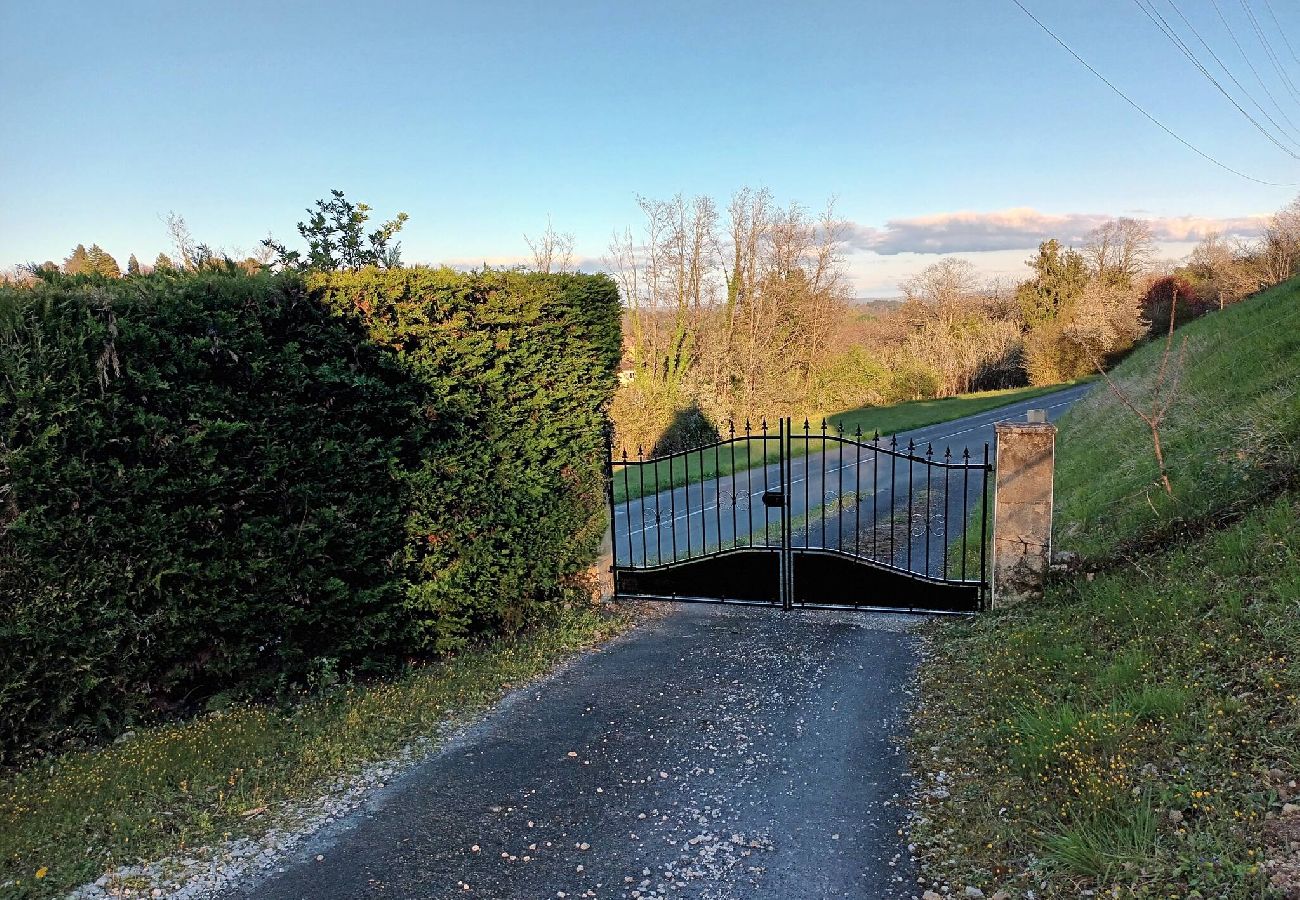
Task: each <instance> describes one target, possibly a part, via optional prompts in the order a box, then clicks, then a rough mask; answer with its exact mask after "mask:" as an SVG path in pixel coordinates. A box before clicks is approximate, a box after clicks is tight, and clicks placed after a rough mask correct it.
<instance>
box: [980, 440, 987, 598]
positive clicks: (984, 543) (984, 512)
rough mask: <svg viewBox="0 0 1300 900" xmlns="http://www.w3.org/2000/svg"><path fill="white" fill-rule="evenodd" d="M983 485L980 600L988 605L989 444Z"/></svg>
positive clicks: (985, 452)
mask: <svg viewBox="0 0 1300 900" xmlns="http://www.w3.org/2000/svg"><path fill="white" fill-rule="evenodd" d="M982 480H983V485H982V486H981V489H980V491H981V495H982V496H981V497H980V506H981V509H980V600H981V603H982V605H984V606H987V605H988V590H989V578H988V561H987V560H986V559H985V557H986V555H987V553H988V544H989V541H988V526H989V442H988V441H985V442H984V469H983V476H982Z"/></svg>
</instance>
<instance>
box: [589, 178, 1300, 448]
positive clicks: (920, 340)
mask: <svg viewBox="0 0 1300 900" xmlns="http://www.w3.org/2000/svg"><path fill="white" fill-rule="evenodd" d="M641 209H642V212H643V214H644V220H643V224H642V227H641V228H640V229H639V230H638V231H636V232H634V231H632V230H631V229H628V230H626V231H624V232H623V233H622V234H620V235H617V236H616V238H615V240H614V242H613V243H612V245H611V247H610V254H609V256H610V268H611V269H612V270H613V271H614V273H615V275H616V277H617V278H618V279H619V282H620V289H621V292H622V296H623V301H624V306H625V317H626V325H625V328H624V330H625V333H626V335H627V344H626V353H625V357H624V360H623V369H624V372H623V377H622V379H621V380H622V382H623V384H622V386H621V387H620V389H619V393H618V396H617V397H616V399H615V402H614V407H613V416H614V420H615V424H616V426H617V432H618V442H619V443H620V444H621V445H623V446H625V447H628V448H631V449H633V450H635V449H636V448H637V447H641V448H643V449H644V450H645V452H647V453H655V452H665V451H668V450H673V449H680V448H681V447H683V446H692V445H695V444H698V443H701V442H703V441H706V440H709V439H711V438H713V437H715V436H716V435H717V434H718V432H719V430H723V429H725V428H726V424H727V423H728V421H734V422H736V423H737V424H738V425H739V424H741V423H743V422H745V421H746V420H750V421H752V422H754V423H757V422H759V421H760V420H761V419H763V418H764V417H766V418H767V419H769V420H772V419H774V418H775V417H777V416H781V415H794V416H797V417H800V418H802V417H804V416H816V415H823V414H827V413H833V412H838V411H841V410H845V409H851V408H856V407H861V406H869V405H879V404H887V403H896V402H901V401H907V400H918V399H926V398H932V397H944V396H950V395H953V394H957V393H963V392H967V391H972V390H981V389H989V388H999V387H1011V386H1016V385H1021V384H1026V383H1029V384H1053V383H1058V382H1062V381H1068V380H1071V379H1074V378H1078V377H1080V376H1082V375H1086V374H1088V373H1091V372H1095V371H1096V370H1097V369H1098V368H1099V367H1104V366H1108V365H1110V364H1111V363H1113V362H1114V361H1115V360H1116V359H1117V358H1119V357H1120V356H1122V355H1123V354H1125V353H1126V352H1128V351H1129V350H1130V349H1131V348H1132V347H1133V346H1134V344H1136V343H1137V342H1139V341H1141V340H1143V339H1144V338H1145V337H1146V336H1147V335H1149V334H1150V333H1152V332H1153V331H1154V332H1160V331H1163V330H1165V328H1166V327H1167V325H1168V322H1169V316H1170V310H1171V309H1173V310H1176V315H1177V316H1178V319H1179V321H1180V322H1181V321H1185V320H1186V319H1188V318H1191V317H1195V316H1197V315H1201V314H1204V313H1205V312H1208V311H1211V310H1216V309H1221V308H1222V307H1223V306H1225V305H1228V304H1231V303H1235V302H1237V301H1238V300H1240V299H1242V298H1243V297H1245V296H1247V295H1249V294H1251V293H1254V292H1256V291H1258V290H1260V289H1262V288H1265V287H1268V286H1270V285H1273V284H1277V283H1279V282H1281V281H1284V280H1285V279H1287V278H1289V277H1290V276H1291V275H1293V274H1295V273H1296V272H1297V271H1300V201H1297V202H1293V203H1292V204H1291V205H1289V206H1288V207H1286V208H1285V209H1283V210H1282V211H1280V212H1279V213H1277V214H1276V215H1275V216H1273V217H1272V219H1271V220H1270V222H1269V223H1268V225H1267V227H1266V229H1265V233H1264V235H1263V237H1262V238H1261V239H1260V240H1259V241H1258V242H1256V243H1243V242H1236V243H1229V242H1228V241H1225V240H1224V239H1223V238H1221V237H1220V236H1218V235H1209V236H1207V237H1206V238H1205V239H1204V240H1203V241H1202V242H1201V243H1200V245H1199V246H1197V248H1196V249H1195V251H1194V252H1193V253H1192V254H1191V257H1190V258H1189V259H1188V260H1187V261H1186V262H1185V263H1184V264H1181V265H1178V266H1167V265H1161V264H1159V263H1158V262H1157V261H1156V259H1155V242H1154V240H1153V237H1152V233H1151V229H1150V227H1149V226H1148V225H1147V223H1145V222H1142V221H1140V220H1134V219H1122V218H1121V219H1115V220H1112V221H1110V222H1107V223H1105V224H1103V225H1102V226H1100V227H1099V228H1097V229H1096V230H1095V231H1093V232H1092V233H1091V234H1090V235H1089V236H1088V238H1087V240H1086V241H1085V242H1084V245H1083V246H1082V247H1080V248H1077V249H1076V248H1072V247H1068V246H1065V245H1063V244H1062V243H1061V242H1059V241H1056V240H1047V241H1044V242H1043V243H1042V244H1041V245H1040V246H1039V248H1038V251H1037V253H1036V254H1035V255H1034V256H1033V257H1032V258H1031V259H1029V260H1028V263H1027V264H1028V267H1029V277H1027V278H1026V279H1024V280H1023V281H1021V282H1020V283H1018V284H1013V285H1006V284H996V283H994V284H990V283H987V282H985V281H983V280H982V279H981V278H980V277H979V276H978V273H977V272H976V270H975V268H974V267H973V266H972V265H971V264H970V263H968V262H965V261H962V260H959V259H956V258H944V259H941V260H940V261H938V262H937V263H935V264H933V265H931V266H929V267H927V268H926V269H925V270H923V271H922V272H920V273H918V274H917V275H915V276H913V277H911V278H909V279H907V280H906V281H904V282H903V283H902V284H901V285H900V288H901V290H902V293H903V302H902V303H897V304H872V305H871V306H868V307H866V308H865V309H864V308H863V306H862V305H860V304H855V303H852V302H851V301H850V298H849V294H848V281H847V278H846V277H845V272H844V258H843V252H844V251H843V248H844V246H845V244H844V243H843V242H842V241H841V237H842V231H843V226H842V223H840V222H839V221H838V220H837V219H836V218H835V216H834V215H833V213H832V211H830V210H829V209H828V210H827V211H826V212H825V213H824V214H822V215H821V216H818V217H814V216H810V215H808V214H807V213H806V212H805V210H804V209H803V208H802V207H800V206H798V205H797V204H796V205H791V206H788V207H784V208H783V207H778V206H776V205H775V204H774V202H773V200H772V197H771V195H770V194H769V193H768V192H767V191H765V190H760V191H754V190H749V189H745V190H742V191H740V192H738V193H737V194H735V195H734V196H733V197H732V199H731V202H730V203H729V205H728V207H727V209H726V211H725V214H724V213H720V212H719V210H718V208H717V206H716V204H715V203H714V202H713V200H712V199H710V198H708V197H697V198H694V199H688V198H684V197H681V196H678V197H675V198H673V199H671V200H667V201H654V200H645V199H643V200H641Z"/></svg>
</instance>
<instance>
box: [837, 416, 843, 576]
mask: <svg viewBox="0 0 1300 900" xmlns="http://www.w3.org/2000/svg"><path fill="white" fill-rule="evenodd" d="M836 429H837V431H838V434H839V436H838V438H837V440H838V441H839V444H840V453H839V456H840V459H839V466H840V471H839V476H840V480H839V493H838V494H837V495H836V497H835V510H836V513H835V522H836V525H835V547H836V549H837V550H840V551H843V550H844V522H843V519H844V426H843V425H837V426H836Z"/></svg>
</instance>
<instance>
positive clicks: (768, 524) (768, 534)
mask: <svg viewBox="0 0 1300 900" xmlns="http://www.w3.org/2000/svg"><path fill="white" fill-rule="evenodd" d="M758 427H759V431H760V432H761V433H762V435H763V437H762V438H761V439H760V440H762V442H763V493H764V494H766V493H767V492H768V491H769V490H770V489H771V487H770V485H769V484H768V480H769V477H770V474H771V473H769V472H768V471H767V440H768V435H767V417H766V416H764V417H763V418H762V420H760V421H759V423H758ZM749 502H750V503H753V502H754V498H753V497H750V498H749ZM763 546H764V547H770V546H772V510H770V509H768V508H767V504H766V503H764V504H763Z"/></svg>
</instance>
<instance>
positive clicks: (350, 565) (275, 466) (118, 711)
mask: <svg viewBox="0 0 1300 900" xmlns="http://www.w3.org/2000/svg"><path fill="white" fill-rule="evenodd" d="M619 344H620V337H619V324H618V301H617V292H616V290H615V288H614V286H613V285H612V283H611V282H609V281H608V280H607V279H604V278H601V277H595V276H576V275H564V276H555V275H551V276H547V275H536V274H524V273H516V272H510V273H505V272H486V273H475V274H459V273H455V272H452V271H449V270H428V269H415V270H396V271H385V272H380V271H378V270H369V271H366V270H363V271H361V272H358V273H352V274H327V275H320V276H312V277H311V279H310V280H309V281H306V282H304V281H303V280H302V279H301V278H298V277H295V276H271V275H261V276H245V275H235V274H229V273H224V274H223V273H209V274H203V275H197V276H195V275H189V276H176V275H156V276H150V277H145V278H131V279H126V280H112V281H110V280H103V279H91V278H75V279H74V278H58V279H54V280H53V281H51V282H49V283H41V284H37V285H34V286H29V287H5V288H3V289H0V381H2V383H3V388H0V491H2V492H3V493H2V494H0V646H3V647H4V652H3V653H0V760H3V761H4V762H12V761H15V760H18V759H21V758H24V757H27V756H30V755H31V754H32V753H33V752H36V751H39V750H43V749H46V748H49V747H52V746H56V745H58V744H60V743H62V742H65V741H67V740H69V739H87V740H97V739H103V738H105V737H109V736H112V735H114V734H116V733H119V732H120V731H121V730H122V729H123V728H125V727H128V726H129V725H130V724H132V723H134V722H138V721H143V720H147V719H149V718H152V717H156V716H159V715H165V714H174V713H177V712H185V711H189V710H192V709H195V708H199V706H200V705H201V704H203V703H212V702H219V701H220V699H221V698H222V697H225V696H229V695H232V694H237V695H249V694H267V693H273V692H276V691H287V690H291V689H296V688H300V687H306V686H310V685H311V684H312V683H313V682H318V681H320V680H322V679H331V678H333V677H336V675H337V674H338V673H347V672H352V673H366V672H374V671H384V670H390V669H393V668H395V667H398V666H400V665H402V664H403V663H404V662H405V661H406V660H407V659H409V658H410V657H412V656H416V655H423V654H428V653H436V652H442V651H446V650H450V649H454V648H455V647H457V646H459V645H460V644H461V643H463V642H464V641H465V640H467V639H469V638H470V637H472V636H474V635H476V634H480V633H486V632H496V631H502V630H510V629H513V628H517V627H519V626H520V625H522V624H524V623H525V622H527V621H528V619H529V618H530V616H533V615H535V614H537V613H538V612H539V611H540V610H542V609H544V608H545V605H546V604H547V603H548V602H549V601H551V600H553V599H554V598H556V597H558V596H560V595H562V593H563V592H564V590H565V589H566V587H567V586H568V585H570V584H571V583H572V582H573V581H574V580H575V578H577V577H578V575H579V574H580V573H581V571H582V570H583V569H584V568H585V567H586V566H587V565H588V564H589V563H590V561H591V559H592V558H593V556H594V554H595V550H596V547H597V545H598V543H599V538H600V532H601V529H602V522H603V509H602V501H601V494H600V484H601V479H600V475H601V466H602V464H603V444H602V441H603V439H604V437H603V433H604V422H605V415H604V410H605V407H606V405H607V403H608V399H609V396H610V394H611V393H612V390H613V384H614V381H613V377H612V372H613V369H614V367H615V365H616V363H617V359H618V355H619Z"/></svg>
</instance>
